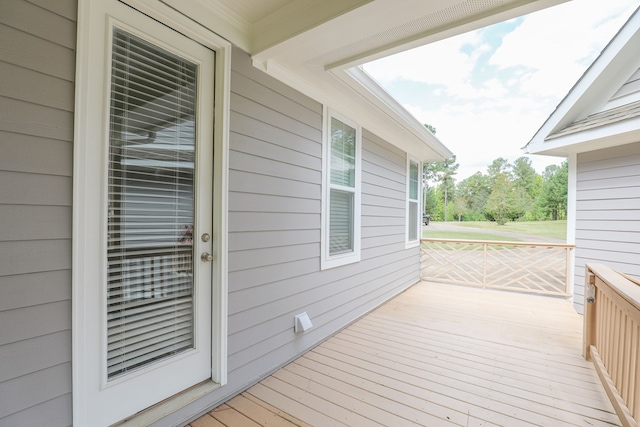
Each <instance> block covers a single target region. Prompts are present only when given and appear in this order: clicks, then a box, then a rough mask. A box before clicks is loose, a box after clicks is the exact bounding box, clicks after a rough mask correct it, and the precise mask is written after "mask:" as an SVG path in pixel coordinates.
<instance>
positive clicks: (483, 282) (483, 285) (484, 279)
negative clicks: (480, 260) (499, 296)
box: [482, 243, 488, 289]
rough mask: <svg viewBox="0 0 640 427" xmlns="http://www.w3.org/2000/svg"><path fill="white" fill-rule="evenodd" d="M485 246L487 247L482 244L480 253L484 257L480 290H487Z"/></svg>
mask: <svg viewBox="0 0 640 427" xmlns="http://www.w3.org/2000/svg"><path fill="white" fill-rule="evenodd" d="M487 246H488V245H487V244H486V243H483V244H482V248H483V251H482V252H483V255H484V266H483V269H482V270H483V271H482V289H487Z"/></svg>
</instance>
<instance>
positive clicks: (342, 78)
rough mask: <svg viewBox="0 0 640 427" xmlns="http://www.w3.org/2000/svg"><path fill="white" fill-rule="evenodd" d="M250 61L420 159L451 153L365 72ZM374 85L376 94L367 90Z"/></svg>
mask: <svg viewBox="0 0 640 427" xmlns="http://www.w3.org/2000/svg"><path fill="white" fill-rule="evenodd" d="M253 65H254V66H255V67H257V68H258V69H260V70H262V71H264V72H266V73H267V74H269V75H271V76H272V77H274V78H276V79H278V80H280V81H282V82H283V83H285V84H287V85H289V86H291V87H292V88H294V89H296V90H298V91H300V92H302V93H303V94H305V95H307V96H309V97H311V98H313V99H314V100H316V101H318V102H320V103H322V104H323V105H326V106H328V107H330V108H331V109H333V110H334V111H336V112H338V113H340V114H342V115H344V116H346V117H348V118H349V119H351V120H353V121H356V122H357V123H358V124H359V125H360V126H362V127H363V128H364V129H366V130H368V131H370V132H373V133H374V134H375V135H377V136H379V137H381V138H383V139H384V140H386V141H387V142H389V143H390V144H393V145H395V146H396V147H398V148H400V149H401V150H403V151H405V152H406V153H409V154H410V155H411V156H413V157H415V158H417V159H419V160H420V161H425V162H434V161H442V160H444V159H448V158H449V157H451V156H452V155H453V153H452V152H451V151H449V149H448V148H447V147H445V146H444V145H443V144H442V142H440V141H439V140H438V139H437V138H436V137H435V136H434V135H433V134H431V132H429V130H428V129H427V128H425V127H424V126H423V125H422V124H420V123H419V122H418V121H417V119H415V118H414V117H413V116H411V114H409V113H408V112H407V111H406V110H405V109H404V108H403V107H402V106H401V105H400V104H398V102H397V101H395V100H394V99H393V98H392V97H391V95H389V94H388V93H386V92H385V91H384V89H382V88H381V87H380V86H378V85H377V83H375V81H373V79H371V78H370V77H368V79H367V76H366V73H362V74H361V75H360V77H362V78H363V80H362V81H360V80H356V79H355V78H354V77H352V76H351V75H349V74H347V73H346V72H344V71H341V72H335V73H334V72H326V71H322V70H315V69H314V70H312V69H310V68H307V67H305V66H303V65H300V64H296V65H293V66H288V67H285V66H282V65H281V64H279V63H278V62H276V61H274V60H269V61H266V62H263V61H261V60H260V59H259V58H255V57H254V58H253ZM355 73H358V72H357V71H355ZM363 76H364V77H363ZM363 81H365V82H366V86H365V84H363V83H362V82H363ZM367 87H368V89H367ZM374 89H375V91H377V93H378V95H377V96H376V95H374V94H373V93H372V92H371V90H374Z"/></svg>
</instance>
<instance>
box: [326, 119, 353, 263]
mask: <svg viewBox="0 0 640 427" xmlns="http://www.w3.org/2000/svg"><path fill="white" fill-rule="evenodd" d="M325 119H326V126H325V142H324V145H325V146H324V159H325V168H324V177H323V179H324V182H323V184H324V192H323V196H324V197H323V201H324V210H323V214H324V215H323V230H322V231H323V233H322V268H323V269H324V268H331V267H337V266H339V265H344V264H348V263H352V262H357V261H359V260H360V128H359V127H358V126H357V125H356V124H354V123H352V122H350V121H348V120H346V119H344V118H342V117H339V116H338V115H336V114H334V113H332V112H327V113H326V114H325Z"/></svg>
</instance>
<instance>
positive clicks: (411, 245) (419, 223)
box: [404, 154, 422, 249]
mask: <svg viewBox="0 0 640 427" xmlns="http://www.w3.org/2000/svg"><path fill="white" fill-rule="evenodd" d="M411 163H417V164H418V198H417V199H410V198H409V186H410V185H411V179H410V178H411V175H410V172H411V168H410V166H411ZM421 170H422V163H421V162H420V161H418V160H417V159H415V158H413V157H411V156H410V155H409V154H407V181H406V197H407V199H406V203H405V206H406V216H405V224H406V227H405V233H404V235H405V249H409V248H415V247H416V246H420V237H421V235H422V215H421V212H422V209H420V207H421V206H422V200H421V199H422V180H421V179H420V171H421ZM412 201H413V202H417V204H418V212H417V213H416V221H417V224H416V226H417V227H418V228H417V230H418V236H417V237H418V238H417V239H416V240H410V239H409V226H410V224H409V218H410V216H409V209H410V207H409V206H410V202H412Z"/></svg>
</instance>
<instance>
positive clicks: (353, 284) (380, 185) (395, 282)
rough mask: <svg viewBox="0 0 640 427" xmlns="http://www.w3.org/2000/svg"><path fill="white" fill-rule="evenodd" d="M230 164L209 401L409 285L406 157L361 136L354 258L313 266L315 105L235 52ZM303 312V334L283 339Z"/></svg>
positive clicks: (316, 249)
mask: <svg viewBox="0 0 640 427" xmlns="http://www.w3.org/2000/svg"><path fill="white" fill-rule="evenodd" d="M231 84H232V87H231V89H232V97H231V133H230V156H229V160H230V164H229V307H228V308H229V322H228V332H229V341H228V354H229V359H228V365H229V366H228V367H229V384H228V385H227V386H226V387H223V389H221V390H219V391H218V392H216V393H213V394H212V395H210V396H207V397H206V398H205V399H203V400H202V402H201V404H204V402H211V404H215V403H218V402H220V401H221V400H224V399H225V398H226V397H228V396H230V395H231V394H232V393H236V392H238V391H240V390H241V389H242V388H243V387H245V386H246V385H248V384H251V383H253V382H254V381H256V380H257V379H258V378H261V377H262V376H264V375H266V374H267V373H269V372H270V371H272V370H273V369H275V368H277V367H279V366H281V365H283V364H284V363H286V362H287V361H289V360H291V359H292V358H294V357H296V356H297V355H299V354H301V353H302V352H304V351H305V350H307V349H309V348H311V347H312V346H313V345H315V344H317V343H318V342H320V341H322V340H323V339H325V338H326V337H328V336H330V335H331V334H332V333H334V332H336V331H337V330H339V329H340V328H342V327H344V326H345V325H347V324H348V323H350V322H351V321H353V320H355V319H356V318H358V317H359V316H361V315H362V314H364V313H366V312H367V311H369V310H371V309H373V308H374V307H376V306H377V305H379V304H380V303H382V302H383V301H385V300H386V299H388V298H390V297H392V296H393V295H395V294H397V293H398V292H400V291H402V290H403V289H405V288H407V287H408V286H410V285H412V284H414V283H416V282H417V281H418V280H419V251H418V249H417V248H414V249H410V250H407V249H405V239H404V235H405V215H406V212H405V209H406V208H405V201H406V154H405V153H404V152H402V151H401V150H399V149H397V148H395V147H394V146H392V145H391V144H389V143H388V142H386V141H383V140H381V139H380V138H378V137H376V136H375V135H373V134H371V133H370V132H367V131H366V130H365V131H363V140H362V146H363V150H362V169H363V170H362V218H361V219H362V249H361V251H362V252H361V261H360V262H359V263H354V264H349V265H345V266H341V267H336V268H332V269H328V270H320V246H321V242H320V235H321V208H322V199H321V197H322V139H321V138H322V105H320V104H319V103H317V102H315V101H313V100H311V99H309V98H307V97H305V96H304V95H301V94H300V93H298V92H296V91H295V90H293V89H292V88H290V87H287V86H285V85H283V84H282V83H280V82H277V81H275V80H273V79H272V78H270V77H268V76H267V75H265V74H264V73H262V72H260V71H258V70H257V69H255V68H253V67H252V66H251V60H250V58H249V56H248V55H246V54H245V53H243V52H241V51H238V50H235V51H234V52H233V62H232V76H231ZM302 311H306V312H307V313H308V314H309V316H310V317H311V320H312V322H313V325H314V327H313V328H312V329H311V330H309V331H308V332H306V333H305V334H302V335H296V334H294V333H293V317H294V315H295V314H298V313H300V312H302Z"/></svg>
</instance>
